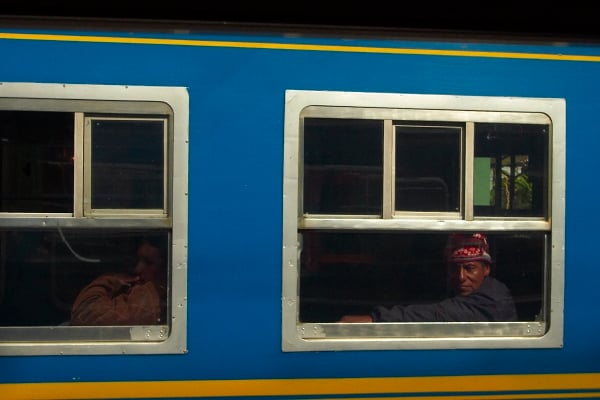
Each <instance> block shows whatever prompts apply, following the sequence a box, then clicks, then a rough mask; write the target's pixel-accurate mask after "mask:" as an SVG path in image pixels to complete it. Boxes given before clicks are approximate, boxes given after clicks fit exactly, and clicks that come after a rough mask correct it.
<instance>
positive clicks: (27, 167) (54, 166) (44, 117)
mask: <svg viewBox="0 0 600 400" xmlns="http://www.w3.org/2000/svg"><path fill="white" fill-rule="evenodd" d="M73 127H74V122H73V113H58V112H34V111H0V193H1V197H0V211H2V212H38V213H39V212H51V213H54V212H56V213H60V212H63V213H70V212H72V211H73V138H74V134H73V129H74V128H73Z"/></svg>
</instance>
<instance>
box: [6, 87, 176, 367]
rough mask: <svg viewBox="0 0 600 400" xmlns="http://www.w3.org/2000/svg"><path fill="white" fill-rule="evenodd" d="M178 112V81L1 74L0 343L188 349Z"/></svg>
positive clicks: (32, 347)
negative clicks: (95, 81)
mask: <svg viewBox="0 0 600 400" xmlns="http://www.w3.org/2000/svg"><path fill="white" fill-rule="evenodd" d="M176 115H177V117H175V116H176ZM187 115H188V95H187V91H186V90H185V88H178V87H161V88H157V87H134V86H128V87H121V86H104V85H53V84H36V83H3V84H2V85H0V225H1V228H0V354H2V355H12V354H23V355H41V354H112V353H115V354H123V353H141V354H145V353H184V352H185V346H186V335H185V329H186V311H185V310H186V307H185V298H186V293H185V291H186V279H187V278H186V274H185V268H183V266H184V265H185V259H186V254H185V249H186V247H187V246H186V244H187V199H186V195H187V124H188V120H187V119H188V117H187ZM174 154H177V157H174ZM174 265H177V266H178V268H174V267H173V266H174ZM175 304H176V305H177V307H175V306H174V305H175Z"/></svg>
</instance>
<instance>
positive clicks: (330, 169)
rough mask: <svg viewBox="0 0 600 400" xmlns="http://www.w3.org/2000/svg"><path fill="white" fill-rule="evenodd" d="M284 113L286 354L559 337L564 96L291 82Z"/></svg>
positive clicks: (517, 343)
mask: <svg viewBox="0 0 600 400" xmlns="http://www.w3.org/2000/svg"><path fill="white" fill-rule="evenodd" d="M285 118H286V124H285V155H284V156H285V165H284V203H283V208H284V210H283V212H284V215H283V217H284V221H283V222H284V227H283V228H284V230H283V236H284V237H283V269H282V271H283V296H282V299H283V303H282V311H283V320H282V348H283V350H284V351H305V350H344V349H347V350H357V349H411V348H456V347H462V348H497V347H503V348H514V347H517V348H521V347H560V346H562V332H563V331H562V329H563V328H562V323H563V315H562V304H563V270H564V267H563V257H564V255H563V241H564V188H565V186H564V185H565V184H564V177H565V166H564V144H565V103H564V100H562V99H533V98H501V97H473V96H444V95H406V94H402V95H400V94H383V93H341V92H340V93H338V92H317V91H296V90H289V91H287V97H286V114H285ZM456 238H462V239H461V240H464V242H462V243H463V244H461V246H458V247H456V248H452V247H450V246H451V244H455V243H456V240H457V239H456ZM473 243H477V245H476V246H475V245H474V244H473ZM472 246H475V247H472ZM475 267H477V268H479V270H480V271H482V272H481V275H480V276H479V277H478V278H477V279H475V278H472V277H470V276H468V273H467V272H465V271H466V269H467V268H471V269H473V268H475ZM457 268H458V269H460V270H461V271H462V272H456V271H458V269H457ZM498 288H500V289H498ZM499 293H501V295H500V294H499ZM491 294H493V296H491ZM482 298H486V299H490V298H491V299H492V301H487V300H486V301H487V303H482V301H481V299H482Z"/></svg>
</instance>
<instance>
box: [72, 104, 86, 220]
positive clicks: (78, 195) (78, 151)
mask: <svg viewBox="0 0 600 400" xmlns="http://www.w3.org/2000/svg"><path fill="white" fill-rule="evenodd" d="M74 123H75V127H74V132H75V135H74V136H75V138H74V150H73V153H74V154H73V162H74V168H75V176H74V179H73V185H74V188H73V189H74V191H73V194H74V195H73V202H74V204H73V216H74V217H75V218H81V217H83V215H84V213H83V193H84V189H83V185H84V179H83V163H84V155H83V153H84V151H83V142H84V140H83V131H84V125H83V124H84V115H83V113H80V112H77V113H75V118H74Z"/></svg>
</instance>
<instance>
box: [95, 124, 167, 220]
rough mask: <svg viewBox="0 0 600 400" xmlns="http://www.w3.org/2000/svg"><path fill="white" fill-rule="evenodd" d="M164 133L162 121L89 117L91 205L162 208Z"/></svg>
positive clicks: (115, 207)
mask: <svg viewBox="0 0 600 400" xmlns="http://www.w3.org/2000/svg"><path fill="white" fill-rule="evenodd" d="M164 134H165V132H164V121H162V120H160V121H148V120H146V121H141V120H101V119H94V120H92V177H91V185H92V208H94V209H107V208H111V209H162V208H163V206H164V176H165V175H164V174H165V170H164V168H165V167H164Z"/></svg>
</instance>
